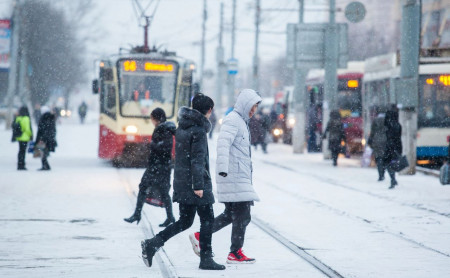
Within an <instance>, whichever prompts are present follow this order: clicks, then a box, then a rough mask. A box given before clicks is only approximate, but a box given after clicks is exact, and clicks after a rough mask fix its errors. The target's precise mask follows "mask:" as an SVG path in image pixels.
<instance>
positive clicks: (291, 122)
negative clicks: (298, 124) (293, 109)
mask: <svg viewBox="0 0 450 278" xmlns="http://www.w3.org/2000/svg"><path fill="white" fill-rule="evenodd" d="M294 125H295V119H294V118H290V119H289V120H288V126H289V127H290V128H292V127H294Z"/></svg>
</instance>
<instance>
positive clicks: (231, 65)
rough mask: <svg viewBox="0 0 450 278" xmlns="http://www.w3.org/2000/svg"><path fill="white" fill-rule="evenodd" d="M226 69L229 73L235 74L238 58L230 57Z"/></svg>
mask: <svg viewBox="0 0 450 278" xmlns="http://www.w3.org/2000/svg"><path fill="white" fill-rule="evenodd" d="M227 69H228V74H229V75H236V74H237V73H238V60H237V59H235V58H231V59H229V60H228V62H227Z"/></svg>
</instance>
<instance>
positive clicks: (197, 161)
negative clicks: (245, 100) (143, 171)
mask: <svg viewBox="0 0 450 278" xmlns="http://www.w3.org/2000/svg"><path fill="white" fill-rule="evenodd" d="M213 107H214V102H213V100H212V99H211V98H209V97H207V96H205V95H203V94H197V95H195V96H194V98H193V100H192V108H193V109H190V108H187V107H181V108H180V110H179V112H178V118H179V123H178V128H177V131H176V133H175V142H176V143H175V173H174V180H173V191H174V192H173V201H174V202H178V203H179V208H180V219H179V220H178V221H177V222H175V223H174V224H172V225H169V226H168V227H167V228H165V229H164V230H163V231H161V232H160V233H158V234H157V235H156V236H155V237H153V238H152V239H147V240H145V241H142V243H141V247H142V259H143V260H144V263H145V264H146V265H147V266H148V267H150V266H151V265H152V259H153V256H154V255H155V253H156V251H157V250H158V249H159V248H160V247H162V246H163V245H164V243H165V242H166V241H168V240H169V239H170V238H171V237H173V236H175V235H177V234H178V233H181V232H182V231H184V230H186V229H188V228H189V227H191V225H192V223H193V222H194V218H195V214H196V213H197V214H198V215H199V216H200V245H201V254H200V265H199V268H200V269H209V270H223V269H225V266H223V265H219V264H217V263H216V262H214V260H213V259H212V248H211V238H212V225H213V222H214V211H213V206H212V205H213V203H214V195H213V192H212V183H211V174H210V171H209V151H208V140H207V133H208V132H209V131H210V130H211V123H210V122H209V120H208V118H209V117H210V116H211V111H212V109H213Z"/></svg>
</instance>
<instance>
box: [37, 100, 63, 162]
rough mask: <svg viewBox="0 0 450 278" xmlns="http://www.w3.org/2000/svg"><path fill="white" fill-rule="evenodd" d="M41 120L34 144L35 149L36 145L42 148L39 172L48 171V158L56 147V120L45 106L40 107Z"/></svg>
mask: <svg viewBox="0 0 450 278" xmlns="http://www.w3.org/2000/svg"><path fill="white" fill-rule="evenodd" d="M41 114H42V116H41V119H40V120H39V124H38V132H37V135H36V142H35V144H34V146H35V148H36V147H37V146H38V145H42V146H43V148H44V149H43V150H42V158H41V160H42V167H41V169H39V170H41V171H49V170H50V169H51V168H50V164H49V163H48V160H47V158H48V156H49V154H50V152H54V151H55V149H56V146H58V144H57V142H56V119H55V115H54V114H53V113H51V111H50V108H48V107H47V106H42V107H41Z"/></svg>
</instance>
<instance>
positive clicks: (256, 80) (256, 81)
mask: <svg viewBox="0 0 450 278" xmlns="http://www.w3.org/2000/svg"><path fill="white" fill-rule="evenodd" d="M260 16H261V0H256V13H255V27H256V28H255V30H256V31H255V56H253V89H255V90H256V91H259V57H258V44H259V23H260Z"/></svg>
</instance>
